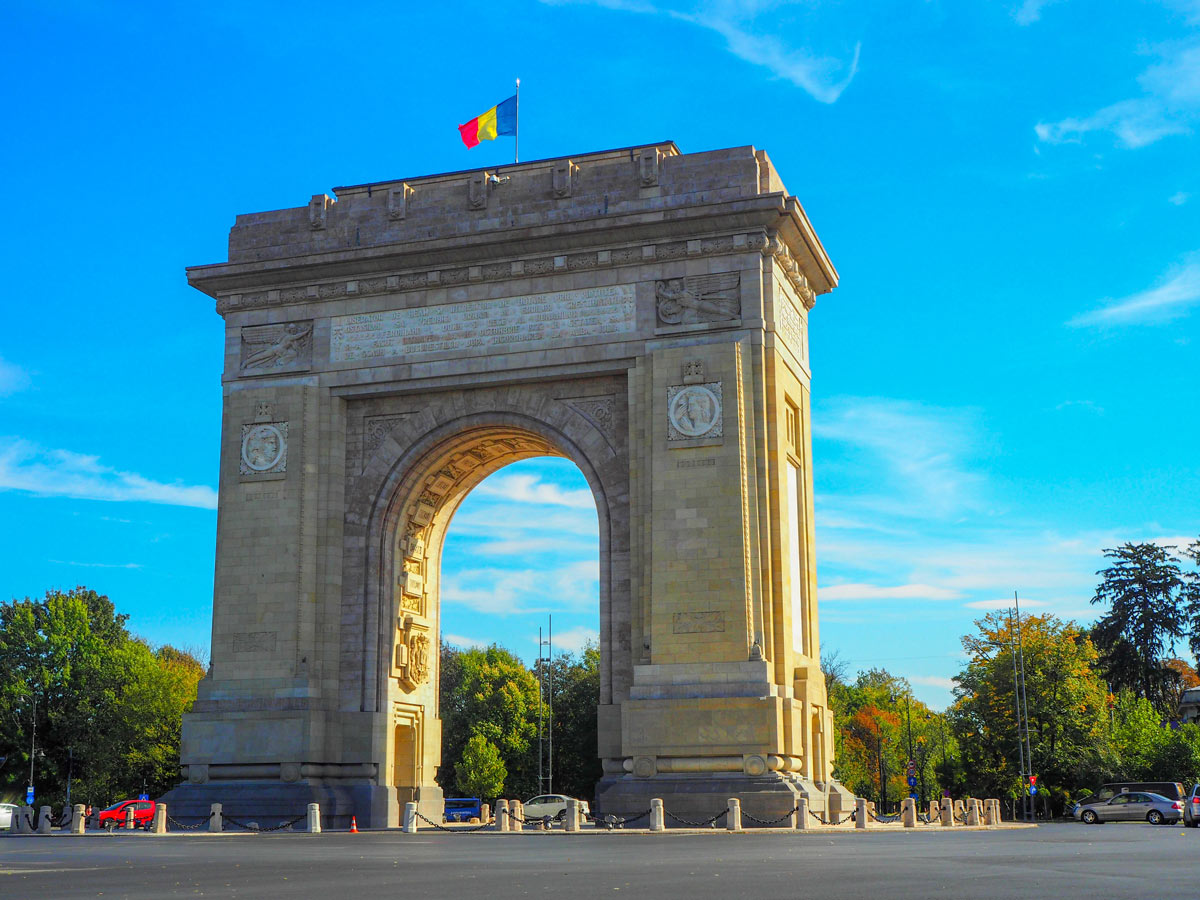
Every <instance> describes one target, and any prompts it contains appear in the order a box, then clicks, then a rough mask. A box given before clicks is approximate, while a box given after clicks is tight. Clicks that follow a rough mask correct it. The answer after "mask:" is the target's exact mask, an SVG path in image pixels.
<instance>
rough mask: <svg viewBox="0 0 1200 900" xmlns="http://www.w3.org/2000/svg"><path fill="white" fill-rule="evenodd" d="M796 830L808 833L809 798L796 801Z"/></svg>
mask: <svg viewBox="0 0 1200 900" xmlns="http://www.w3.org/2000/svg"><path fill="white" fill-rule="evenodd" d="M796 830H797V831H808V798H807V797H801V798H800V799H799V800H797V801H796Z"/></svg>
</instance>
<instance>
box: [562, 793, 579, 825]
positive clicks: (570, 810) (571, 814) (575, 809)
mask: <svg viewBox="0 0 1200 900" xmlns="http://www.w3.org/2000/svg"><path fill="white" fill-rule="evenodd" d="M578 830H579V801H578V800H568V801H567V814H566V815H565V816H563V831H578Z"/></svg>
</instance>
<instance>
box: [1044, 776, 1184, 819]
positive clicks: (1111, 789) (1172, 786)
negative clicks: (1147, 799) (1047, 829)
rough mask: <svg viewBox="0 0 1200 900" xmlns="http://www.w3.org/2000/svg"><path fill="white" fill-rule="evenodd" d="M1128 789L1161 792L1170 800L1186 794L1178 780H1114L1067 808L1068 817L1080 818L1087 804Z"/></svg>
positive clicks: (1180, 798) (1178, 798)
mask: <svg viewBox="0 0 1200 900" xmlns="http://www.w3.org/2000/svg"><path fill="white" fill-rule="evenodd" d="M1127 791H1146V792H1148V793H1151V794H1160V795H1162V796H1163V797H1166V798H1167V799H1168V800H1182V799H1183V798H1184V796H1185V795H1184V793H1183V785H1182V784H1180V783H1179V782H1178V781H1114V782H1110V783H1109V784H1106V785H1104V786H1103V787H1102V788H1100V790H1098V791H1096V793H1094V794H1089V795H1088V796H1086V797H1084V798H1083V799H1082V800H1080V801H1079V802H1077V803H1076V804H1075V805H1074V806H1072V807H1071V808H1070V809H1069V810H1067V817H1068V818H1070V817H1074V818H1076V819H1078V818H1079V813H1080V812H1081V811H1082V810H1083V808H1084V807H1085V806H1089V805H1091V804H1093V803H1099V802H1103V801H1108V800H1111V799H1112V798H1113V797H1115V796H1117V794H1120V793H1123V792H1127Z"/></svg>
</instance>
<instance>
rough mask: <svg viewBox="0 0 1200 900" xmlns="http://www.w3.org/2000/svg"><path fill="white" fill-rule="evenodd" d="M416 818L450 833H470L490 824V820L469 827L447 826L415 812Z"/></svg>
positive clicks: (481, 829)
mask: <svg viewBox="0 0 1200 900" xmlns="http://www.w3.org/2000/svg"><path fill="white" fill-rule="evenodd" d="M417 818H418V819H420V820H421V821H422V822H424V823H425V824H426V825H432V826H433V827H434V828H436V829H437V830H438V831H448V832H450V833H451V834H471V833H473V832H476V831H483V829H485V828H490V827H491V824H492V823H491V822H484V823H483V824H482V825H472V826H471V827H470V828H448V827H447V826H445V825H442V824H441V823H440V822H434V821H433V820H432V819H427V818H425V817H424V816H423V815H421V814H420V813H417Z"/></svg>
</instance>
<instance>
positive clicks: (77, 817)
mask: <svg viewBox="0 0 1200 900" xmlns="http://www.w3.org/2000/svg"><path fill="white" fill-rule="evenodd" d="M86 809H87V807H85V806H84V805H83V804H82V803H76V804H75V808H74V809H73V810H72V811H71V834H83V833H84V830H85V829H86V828H87V816H85V815H84V811H85V810H86Z"/></svg>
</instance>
